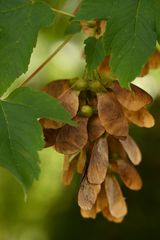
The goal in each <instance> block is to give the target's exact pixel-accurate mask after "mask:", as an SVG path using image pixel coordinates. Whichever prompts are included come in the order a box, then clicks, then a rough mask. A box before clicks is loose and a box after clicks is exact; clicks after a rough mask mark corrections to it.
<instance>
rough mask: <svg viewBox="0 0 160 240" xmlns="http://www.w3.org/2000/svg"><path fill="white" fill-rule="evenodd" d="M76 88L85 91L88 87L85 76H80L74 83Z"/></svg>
mask: <svg viewBox="0 0 160 240" xmlns="http://www.w3.org/2000/svg"><path fill="white" fill-rule="evenodd" d="M72 87H73V88H74V89H75V90H78V91H84V90H86V89H87V88H88V83H87V81H86V80H85V79H83V78H78V79H77V81H76V82H75V83H74V84H73V85H72Z"/></svg>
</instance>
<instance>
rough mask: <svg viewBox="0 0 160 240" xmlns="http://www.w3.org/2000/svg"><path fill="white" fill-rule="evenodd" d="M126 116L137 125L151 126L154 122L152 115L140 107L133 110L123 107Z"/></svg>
mask: <svg viewBox="0 0 160 240" xmlns="http://www.w3.org/2000/svg"><path fill="white" fill-rule="evenodd" d="M124 113H125V116H126V118H127V119H128V120H129V121H130V122H132V123H134V124H135V125H137V126H139V127H146V128H151V127H153V126H154V124H155V120H154V118H153V116H152V115H151V114H150V113H149V112H148V111H147V110H146V109H145V108H142V109H140V110H139V111H136V112H133V111H128V110H127V109H124Z"/></svg>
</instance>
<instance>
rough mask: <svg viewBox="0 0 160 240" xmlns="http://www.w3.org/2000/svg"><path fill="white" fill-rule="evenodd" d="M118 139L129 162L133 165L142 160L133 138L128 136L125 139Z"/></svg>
mask: <svg viewBox="0 0 160 240" xmlns="http://www.w3.org/2000/svg"><path fill="white" fill-rule="evenodd" d="M119 141H120V143H121V144H122V146H123V148H124V150H125V151H126V153H127V155H128V157H129V159H130V160H131V162H132V163H133V164H134V165H138V164H139V163H140V162H141V160H142V154H141V151H140V149H139V147H138V145H137V144H136V142H135V141H134V140H133V138H131V137H130V136H128V137H127V138H126V139H125V140H119Z"/></svg>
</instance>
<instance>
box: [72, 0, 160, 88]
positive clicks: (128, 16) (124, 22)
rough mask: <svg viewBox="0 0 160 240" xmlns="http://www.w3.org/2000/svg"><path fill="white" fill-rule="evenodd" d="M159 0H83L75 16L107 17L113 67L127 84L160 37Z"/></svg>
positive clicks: (106, 39)
mask: <svg viewBox="0 0 160 240" xmlns="http://www.w3.org/2000/svg"><path fill="white" fill-rule="evenodd" d="M159 12H160V3H159V1H158V0H154V1H153V0H148V1H146V0H135V1H133V0H125V1H124V0H108V1H106V0H100V1H99V0H96V1H94V2H93V1H91V0H83V1H82V5H81V8H80V11H79V12H78V14H77V16H76V20H82V19H87V20H90V19H106V20H107V29H106V32H105V34H104V46H105V49H106V54H111V61H110V66H111V70H112V72H113V74H114V75H116V77H118V78H119V79H120V81H121V83H122V84H123V85H124V86H125V87H126V86H127V85H128V82H130V81H132V80H133V79H134V78H135V77H137V76H138V75H139V74H140V72H141V69H142V67H143V66H144V64H145V63H146V61H147V59H148V58H149V56H150V55H151V54H152V52H153V50H154V48H155V46H156V40H159V39H160V17H159Z"/></svg>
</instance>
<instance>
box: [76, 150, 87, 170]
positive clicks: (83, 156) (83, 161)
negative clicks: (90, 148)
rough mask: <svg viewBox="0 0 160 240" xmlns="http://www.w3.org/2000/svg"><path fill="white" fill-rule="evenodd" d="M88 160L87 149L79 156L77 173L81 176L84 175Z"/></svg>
mask: <svg viewBox="0 0 160 240" xmlns="http://www.w3.org/2000/svg"><path fill="white" fill-rule="evenodd" d="M86 159H87V156H86V149H82V150H81V152H80V154H79V158H78V162H77V172H78V173H79V174H82V173H83V171H84V168H85V164H86Z"/></svg>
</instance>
